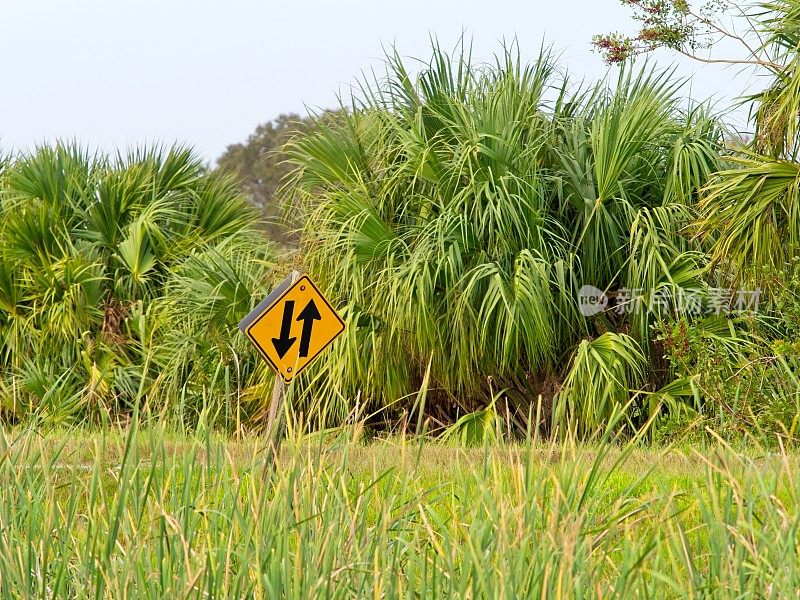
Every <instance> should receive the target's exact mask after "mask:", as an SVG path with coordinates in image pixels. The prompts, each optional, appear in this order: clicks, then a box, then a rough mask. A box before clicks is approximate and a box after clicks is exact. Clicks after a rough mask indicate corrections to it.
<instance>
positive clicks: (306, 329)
mask: <svg viewBox="0 0 800 600" xmlns="http://www.w3.org/2000/svg"><path fill="white" fill-rule="evenodd" d="M320 319H322V315H321V314H319V310H317V305H316V304H315V303H314V300H313V299H311V300H309V302H308V304H306V307H305V308H304V309H303V310H302V312H301V313H300V314H299V315H297V320H298V321H302V322H303V333H302V335H301V336H300V356H301V357H305V356H308V345H309V344H310V343H311V330H312V329H313V328H314V321H319V320H320Z"/></svg>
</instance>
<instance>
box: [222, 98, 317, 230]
mask: <svg viewBox="0 0 800 600" xmlns="http://www.w3.org/2000/svg"><path fill="white" fill-rule="evenodd" d="M312 127H313V120H312V119H310V118H303V117H300V115H296V114H289V115H280V116H278V118H276V119H273V120H272V121H267V122H266V123H262V124H261V125H259V126H258V127H256V130H255V131H254V132H253V133H252V134H251V135H250V136H249V137H248V138H247V141H246V142H244V143H239V144H231V145H229V146H228V147H227V148H226V149H225V152H224V153H223V154H222V156H220V157H219V160H218V161H217V164H218V167H219V169H220V170H221V171H223V172H229V173H232V174H235V175H236V177H237V178H238V180H239V181H240V184H241V187H242V191H243V192H244V193H245V194H246V195H247V196H248V198H249V200H250V202H251V203H252V204H253V205H254V206H255V207H256V208H258V209H259V211H260V212H261V214H262V215H263V217H264V218H263V227H264V230H265V232H266V234H267V236H268V237H269V238H270V239H272V240H275V241H278V242H280V243H282V244H287V245H294V244H296V243H297V236H296V232H295V230H296V229H297V228H298V227H299V225H300V224H299V223H297V222H296V221H293V220H288V219H287V218H286V217H287V215H286V207H285V206H283V205H282V202H281V199H280V197H279V196H278V193H277V192H278V189H279V188H280V186H281V181H282V180H283V179H284V178H285V177H286V175H287V174H288V172H289V169H290V167H289V165H288V164H287V163H286V158H287V157H286V155H285V154H284V153H283V152H282V148H283V147H284V146H285V145H286V144H287V143H288V142H289V141H290V140H291V139H292V138H293V137H294V136H296V135H300V134H303V133H305V132H307V131H308V130H310V129H311V128H312Z"/></svg>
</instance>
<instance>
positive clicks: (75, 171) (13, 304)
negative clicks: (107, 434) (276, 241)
mask: <svg viewBox="0 0 800 600" xmlns="http://www.w3.org/2000/svg"><path fill="white" fill-rule="evenodd" d="M255 219H256V216H255V214H254V211H253V210H252V209H251V208H250V207H249V206H248V204H247V203H246V201H245V200H244V199H243V198H242V197H241V196H240V194H239V192H238V191H237V189H236V186H235V183H234V182H233V181H232V180H231V179H230V178H229V177H225V176H222V175H220V174H218V173H208V172H206V170H205V168H204V167H203V166H202V163H201V162H200V161H199V160H198V159H197V158H195V157H194V156H193V155H192V153H191V152H190V151H188V150H185V149H182V148H173V149H170V150H163V149H147V150H137V151H134V152H131V153H130V154H128V155H126V156H118V157H115V158H109V157H105V156H89V155H87V154H86V153H85V152H84V151H83V150H81V149H80V148H78V147H76V146H72V145H60V144H59V145H56V146H54V147H43V148H40V149H38V150H36V151H35V152H33V153H31V154H23V155H20V156H18V157H16V158H15V159H13V160H11V161H10V162H9V163H8V164H7V165H6V167H5V169H4V171H3V173H2V176H0V365H1V366H2V375H0V401H2V408H3V411H4V413H5V416H6V417H7V418H9V419H24V418H27V417H30V416H31V415H34V414H35V415H37V416H38V417H40V418H45V419H47V420H49V421H55V422H65V421H75V420H83V419H86V418H89V419H92V420H95V421H100V420H103V421H105V420H107V419H109V418H112V419H116V418H124V415H125V414H127V413H128V412H129V411H131V410H132V409H133V408H134V407H136V406H142V407H147V408H148V409H150V410H152V411H157V410H158V411H160V410H162V409H163V410H168V411H170V412H171V413H172V414H178V413H180V414H181V417H183V416H186V415H189V416H191V414H192V412H191V410H190V409H193V410H195V411H199V410H201V409H202V408H203V404H204V403H205V402H206V401H207V399H208V397H209V396H215V399H214V402H215V403H218V406H219V407H220V408H222V407H225V406H226V405H227V404H228V402H229V400H230V399H231V398H232V397H237V395H240V392H241V390H243V389H245V388H246V387H248V386H249V385H252V384H253V382H258V381H259V378H258V377H257V376H256V375H255V371H256V370H257V369H256V367H255V364H256V362H255V361H256V358H255V356H254V354H253V353H252V352H249V351H247V352H245V348H244V347H243V346H244V343H243V342H242V341H241V340H237V339H236V338H235V332H236V321H237V317H239V316H241V315H242V314H245V313H246V312H247V311H248V310H249V309H250V307H251V306H252V303H253V294H254V293H256V294H257V293H261V292H263V284H264V282H263V275H264V272H265V264H266V263H265V261H266V260H267V259H268V257H269V251H268V250H265V245H264V243H263V240H262V239H261V238H260V236H259V235H258V234H257V233H256V232H255V230H253V229H252V224H253V222H254V221H255ZM201 331H202V335H199V332H201ZM192 343H194V345H192ZM201 373H202V375H201ZM233 374H235V377H234V376H233ZM209 379H210V380H211V381H213V382H214V383H213V384H212V383H211V382H210V381H209ZM223 386H225V389H224V390H222V388H223ZM237 390H238V391H237ZM212 391H213V392H214V394H212ZM223 392H224V393H223ZM179 402H180V403H181V404H182V406H181V408H180V410H178V409H179V407H178V405H179ZM174 411H177V412H174ZM229 422H233V421H232V420H231V421H229Z"/></svg>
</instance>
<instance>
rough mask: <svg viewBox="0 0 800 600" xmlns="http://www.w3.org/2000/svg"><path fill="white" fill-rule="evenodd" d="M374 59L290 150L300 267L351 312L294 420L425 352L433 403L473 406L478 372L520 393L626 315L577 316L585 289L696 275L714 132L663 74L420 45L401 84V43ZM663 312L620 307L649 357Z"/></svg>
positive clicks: (373, 384) (387, 384)
mask: <svg viewBox="0 0 800 600" xmlns="http://www.w3.org/2000/svg"><path fill="white" fill-rule="evenodd" d="M387 69H388V75H387V78H386V80H385V81H381V82H375V83H369V82H365V83H364V84H363V85H362V89H363V93H362V95H361V96H360V97H359V98H356V99H355V100H354V103H353V106H351V107H348V110H347V111H345V112H344V113H343V115H342V119H341V120H337V121H336V122H333V123H331V122H321V123H319V124H318V126H317V127H316V129H315V130H314V131H313V132H311V133H309V134H308V135H306V136H303V137H300V138H298V139H297V140H295V141H294V142H293V143H292V144H290V145H289V146H288V148H287V150H286V152H287V155H288V156H289V158H290V161H291V163H292V164H293V165H294V171H293V174H292V179H291V182H290V184H289V186H287V189H289V190H291V191H293V192H294V193H295V195H296V196H297V198H298V199H299V201H300V202H301V204H302V205H303V206H304V207H305V208H306V211H307V221H306V226H305V229H304V250H305V252H306V254H305V256H306V260H307V263H308V266H309V270H310V271H311V272H312V273H314V274H315V275H318V276H319V277H321V279H322V283H323V286H324V288H325V289H326V291H327V292H329V293H330V294H331V295H332V296H333V297H334V298H335V300H336V301H337V302H339V303H340V305H343V306H344V312H345V315H346V317H347V321H348V331H347V334H346V336H345V337H344V339H343V340H342V341H341V342H339V343H337V345H336V347H335V349H334V350H333V352H332V353H331V356H330V357H329V358H328V359H327V360H325V361H324V362H321V363H320V364H318V365H316V368H315V369H314V370H313V371H311V372H310V373H309V376H308V377H307V378H306V379H305V384H306V388H305V389H307V390H309V394H308V397H309V398H313V402H314V403H318V404H305V405H303V409H304V410H305V411H306V414H309V413H314V412H315V411H314V409H313V406H318V405H324V406H325V407H326V409H327V410H328V411H329V413H330V414H331V416H332V417H336V416H337V415H338V416H339V418H343V417H344V416H345V415H347V414H348V413H349V411H350V406H349V402H352V400H353V399H355V398H358V399H359V401H360V402H362V403H366V404H367V405H368V406H370V407H372V408H374V409H380V408H382V407H387V406H395V405H396V403H397V402H398V400H399V399H402V398H411V397H413V394H414V392H415V390H416V389H418V387H419V384H420V382H421V381H422V379H423V373H424V371H425V365H427V364H428V361H429V360H431V377H430V379H431V389H432V391H433V392H434V393H432V396H431V399H430V400H431V402H430V403H429V406H431V407H434V408H435V407H439V408H440V409H441V410H442V411H444V413H447V412H448V410H450V411H452V409H453V408H455V409H456V412H461V413H462V414H463V412H464V411H465V410H466V411H469V410H475V409H479V408H482V407H485V406H486V405H487V404H488V403H489V401H490V400H491V398H492V396H493V394H492V392H491V390H492V389H493V385H494V386H495V388H494V389H497V388H498V387H502V388H504V389H505V390H507V392H506V393H507V395H508V397H509V398H511V399H512V404H513V405H515V406H516V405H518V404H519V403H520V402H522V403H525V402H530V401H532V400H535V395H534V394H533V391H532V388H531V382H532V381H534V380H536V381H541V380H543V379H546V378H548V377H549V376H551V375H552V374H556V377H561V376H563V374H564V371H563V368H564V367H563V365H565V364H566V363H568V362H569V357H570V353H571V350H572V349H573V348H575V347H576V346H578V345H579V343H580V341H581V340H582V339H585V338H587V337H589V336H591V337H596V336H599V335H601V334H602V333H604V332H605V331H608V330H609V329H613V330H619V331H624V330H627V329H629V328H630V326H631V323H630V319H629V318H628V317H625V316H618V315H614V314H611V313H604V314H601V315H598V316H597V317H596V318H593V319H586V318H585V317H584V316H583V315H582V314H581V312H580V309H579V306H578V303H577V299H576V295H577V292H578V290H579V289H580V288H581V286H583V285H584V284H590V285H593V286H595V287H597V288H599V289H614V288H622V287H629V288H636V289H640V290H641V293H642V294H643V295H647V294H650V293H651V291H652V290H653V289H654V288H658V287H659V286H660V287H670V286H671V288H679V287H683V286H687V287H693V288H694V287H700V288H702V287H703V285H704V284H703V282H702V277H701V270H702V267H703V266H704V256H705V255H704V251H703V245H702V244H701V242H699V241H698V240H694V241H692V240H689V239H687V238H686V237H685V236H684V230H685V227H686V225H687V224H688V222H689V221H690V220H691V219H692V217H693V214H694V204H695V202H696V199H697V196H698V191H699V189H700V188H701V187H702V186H704V185H705V183H706V181H707V179H708V177H709V175H710V174H711V173H713V172H715V171H716V170H717V169H718V168H719V166H720V162H721V159H720V149H721V148H720V144H721V133H720V130H719V127H718V126H717V125H716V124H715V122H714V121H713V119H711V118H710V117H709V116H708V115H707V114H706V112H705V111H703V110H702V109H697V108H695V109H694V110H691V111H681V110H680V109H679V108H678V106H677V105H678V103H677V99H676V96H675V92H676V89H677V86H676V83H675V82H674V81H673V80H672V79H671V74H670V73H657V72H653V71H650V70H647V69H645V70H641V71H634V70H629V69H625V70H623V71H621V72H620V75H619V78H618V80H617V81H613V82H610V83H609V84H605V83H604V84H601V85H597V86H595V87H592V88H581V87H575V86H572V85H570V83H569V81H568V80H567V78H566V77H565V76H563V75H561V74H560V71H559V69H558V67H557V65H556V64H555V63H554V62H553V60H552V58H551V57H550V56H549V54H548V53H547V52H543V53H542V54H541V56H540V57H539V58H538V59H537V60H536V61H535V62H534V63H533V64H530V65H526V64H523V63H521V62H520V60H519V57H518V56H517V55H516V54H515V53H514V51H513V49H512V48H509V49H506V50H505V51H504V52H503V53H502V54H500V55H499V56H498V57H497V58H496V61H495V62H494V63H493V64H487V65H478V64H474V63H473V62H471V60H470V57H469V55H468V54H467V53H466V52H462V53H461V54H457V55H456V56H455V57H450V56H449V55H447V54H446V53H445V52H443V51H442V50H441V49H439V48H438V47H435V48H434V51H433V57H432V59H431V61H430V63H429V64H428V65H426V66H425V67H424V68H422V69H421V70H420V72H419V74H418V75H416V76H415V77H413V78H412V76H411V75H410V74H409V72H408V70H407V69H406V67H405V65H404V63H403V62H402V61H401V60H400V58H399V57H398V56H397V55H392V56H390V57H389V58H388V61H387ZM662 316H663V315H659V314H649V313H648V314H645V315H642V316H637V317H636V318H637V319H639V320H638V321H637V322H636V323H635V324H634V327H635V334H634V338H635V340H636V342H637V343H638V344H639V345H640V346H641V348H642V349H643V351H644V352H646V353H649V351H650V350H649V346H650V344H651V341H652V340H651V334H650V326H651V325H652V323H653V322H654V321H655V320H657V319H658V318H661V317H662ZM620 393H621V392H620ZM615 394H616V395H615V398H616V397H618V396H619V394H617V393H616V392H615ZM447 407H450V408H447ZM523 412H525V411H523ZM450 414H452V412H451V413H450Z"/></svg>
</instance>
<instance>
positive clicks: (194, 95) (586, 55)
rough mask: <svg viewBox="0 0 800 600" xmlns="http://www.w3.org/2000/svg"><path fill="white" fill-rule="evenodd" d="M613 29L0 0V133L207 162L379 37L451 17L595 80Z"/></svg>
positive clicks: (251, 6)
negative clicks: (156, 145)
mask: <svg viewBox="0 0 800 600" xmlns="http://www.w3.org/2000/svg"><path fill="white" fill-rule="evenodd" d="M613 30H622V31H627V32H631V31H633V23H632V22H631V21H630V19H629V13H628V11H627V10H626V9H625V8H623V7H622V6H621V5H620V2H619V0H528V1H527V2H523V1H509V0H492V1H486V0H482V1H472V0H458V1H457V0H444V1H443V0H405V1H403V2H397V1H395V2H380V1H377V0H371V1H361V0H336V1H331V0H328V1H323V0H316V1H312V0H295V1H292V2H274V1H267V0H216V1H211V0H191V1H190V0H127V1H124V2H123V1H120V0H0V55H1V56H2V57H3V59H4V60H3V67H4V69H3V70H4V75H3V83H4V85H3V90H2V92H1V93H0V148H2V151H3V152H8V151H11V150H17V149H22V148H29V147H31V146H32V145H35V144H36V143H39V142H42V141H49V140H53V139H56V138H70V139H71V138H76V139H78V140H80V141H81V142H83V143H85V144H87V145H89V146H91V147H101V148H106V149H112V148H115V147H120V146H121V147H126V146H130V145H133V144H136V143H141V142H152V141H165V142H170V143H171V142H173V141H180V142H184V143H189V144H191V145H193V146H195V147H196V148H197V150H198V152H199V153H200V154H201V155H202V156H203V157H205V158H206V159H207V160H208V161H210V162H214V161H215V160H216V158H217V157H218V156H219V155H220V153H221V152H222V151H223V150H224V149H225V147H226V146H227V145H228V144H230V143H233V142H237V141H242V140H244V139H245V138H246V137H247V135H248V134H249V133H250V132H251V131H252V130H253V129H254V128H255V126H256V125H257V124H258V123H260V122H263V121H266V120H268V119H271V118H273V117H275V116H277V115H278V114H280V113H286V112H300V113H304V112H306V106H308V107H310V108H312V109H314V108H324V107H331V106H334V105H335V104H336V100H335V99H336V94H337V92H339V91H341V90H346V89H347V86H348V85H349V84H350V83H352V82H353V81H354V79H355V78H356V77H357V76H358V75H359V74H360V73H361V72H363V71H364V70H368V69H370V68H371V67H374V66H376V65H379V61H380V59H381V57H382V54H383V50H382V47H384V46H387V45H391V44H395V45H396V46H397V48H398V50H399V52H400V53H401V54H403V55H406V56H412V57H425V56H427V55H428V48H429V35H431V34H434V35H436V36H437V37H438V38H439V40H440V42H441V44H442V45H443V46H445V47H451V46H452V45H453V44H455V42H456V41H457V40H458V38H459V36H460V35H461V33H462V31H465V32H466V34H467V36H469V37H471V38H472V40H473V47H474V55H476V56H477V57H480V58H487V59H488V58H490V57H491V56H492V53H493V52H495V51H497V50H498V48H499V47H500V40H502V39H504V38H506V39H508V38H511V37H514V36H516V38H517V39H518V41H519V44H520V47H521V50H522V52H523V55H525V56H534V55H535V54H536V53H537V50H538V48H539V46H540V44H541V42H542V41H543V40H544V41H545V42H547V43H550V44H552V45H553V46H554V47H555V48H556V49H558V50H560V51H562V53H563V59H562V64H563V65H565V66H566V67H568V68H569V69H570V71H572V72H573V73H575V74H577V75H579V76H582V77H583V76H585V77H588V78H592V79H594V78H597V77H602V76H603V75H604V74H605V73H606V71H607V68H606V67H605V65H604V64H603V62H602V60H601V59H600V57H599V55H597V54H596V53H594V52H592V50H591V46H590V41H591V38H592V35H593V34H595V33H602V32H608V31H613ZM657 60H658V61H659V63H660V64H663V65H665V66H666V65H668V64H669V63H670V61H672V60H673V58H672V57H671V56H670V55H667V54H661V55H659V56H658V57H657ZM679 72H680V73H681V74H683V75H691V74H694V80H693V83H692V87H691V90H690V89H689V88H687V89H686V92H687V94H688V93H689V92H690V91H691V94H692V96H693V97H696V98H707V97H709V96H714V97H716V98H717V99H718V104H719V105H720V107H722V106H724V105H726V103H728V102H729V99H730V97H733V96H736V95H738V94H740V93H741V91H742V88H743V85H744V82H745V81H746V77H742V76H740V75H739V72H738V71H736V70H731V69H730V68H728V69H723V68H720V67H701V66H698V65H697V64H694V63H688V62H684V63H680V65H679Z"/></svg>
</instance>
